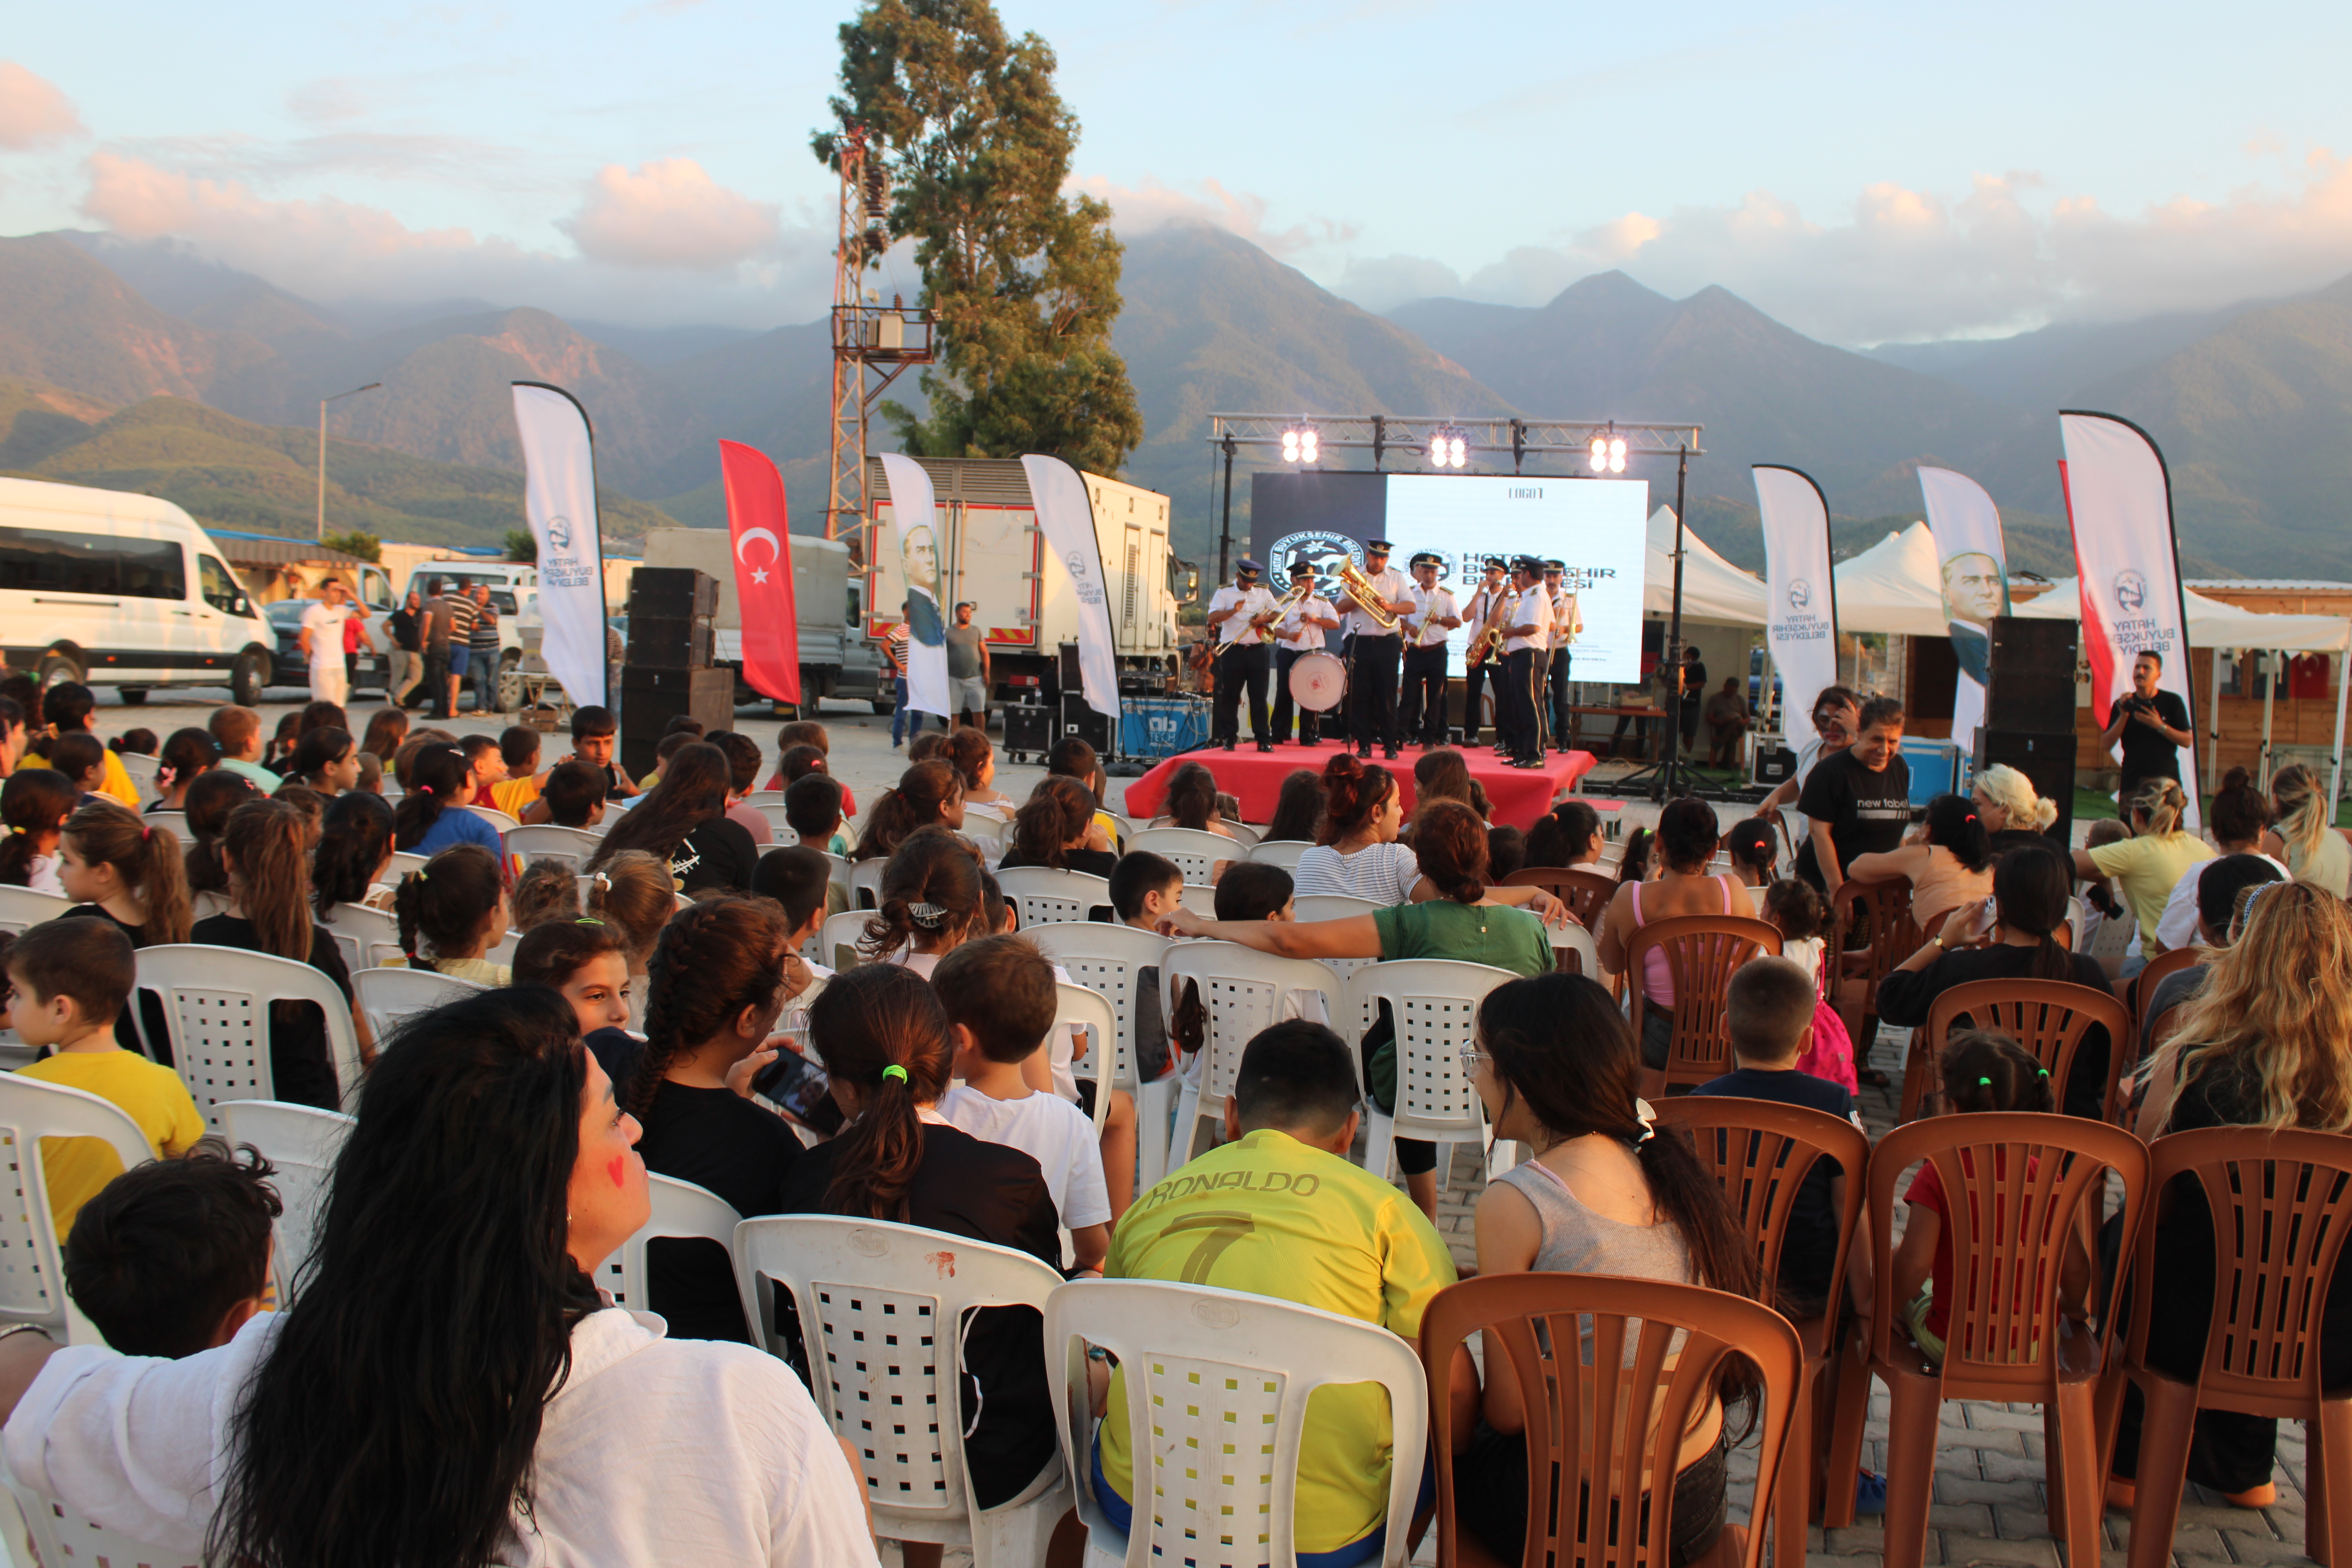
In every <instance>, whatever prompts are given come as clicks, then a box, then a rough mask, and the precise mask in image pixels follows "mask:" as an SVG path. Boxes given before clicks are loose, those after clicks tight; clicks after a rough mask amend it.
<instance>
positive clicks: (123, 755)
mask: <svg viewBox="0 0 2352 1568" xmlns="http://www.w3.org/2000/svg"><path fill="white" fill-rule="evenodd" d="M114 758H115V761H117V762H119V763H121V764H122V771H123V772H124V773H127V774H129V775H130V777H131V786H132V787H133V788H134V789H136V790H138V792H139V799H140V802H141V804H142V805H144V804H145V803H146V802H148V801H151V800H153V799H155V798H156V797H157V796H159V795H162V794H163V791H162V790H160V789H157V788H156V787H155V774H156V773H157V772H158V771H159V770H160V769H162V767H163V759H162V758H161V757H150V756H145V755H142V753H140V752H115V753H114Z"/></svg>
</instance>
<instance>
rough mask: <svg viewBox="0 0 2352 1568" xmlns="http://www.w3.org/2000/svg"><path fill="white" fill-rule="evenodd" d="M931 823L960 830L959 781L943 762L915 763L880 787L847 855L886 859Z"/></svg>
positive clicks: (961, 794)
mask: <svg viewBox="0 0 2352 1568" xmlns="http://www.w3.org/2000/svg"><path fill="white" fill-rule="evenodd" d="M930 826H945V827H951V828H954V829H955V830H956V831H957V832H959V833H961V831H963V781H962V780H961V779H960V778H958V777H957V776H956V771H955V769H953V768H951V767H950V766H949V765H948V764H947V763H942V762H927V763H913V764H911V765H910V766H909V767H908V769H907V771H906V772H905V773H901V774H899V775H898V786H897V787H896V788H893V789H887V790H884V791H883V792H882V798H881V799H879V800H877V801H876V802H875V803H874V808H873V809H872V810H871V811H869V812H868V813H867V814H866V830H865V832H863V833H862V834H860V835H859V836H858V839H857V847H856V848H855V849H853V850H851V851H850V852H849V858H851V859H852V860H887V859H888V858H890V857H891V856H893V855H895V854H897V853H898V846H899V845H901V844H904V843H905V842H906V841H907V840H908V838H910V837H913V836H914V835H916V834H918V833H919V832H921V831H922V830H923V829H924V828H926V827H930Z"/></svg>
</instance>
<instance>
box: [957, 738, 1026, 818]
mask: <svg viewBox="0 0 2352 1568" xmlns="http://www.w3.org/2000/svg"><path fill="white" fill-rule="evenodd" d="M941 744H942V746H943V748H944V749H943V751H942V753H941V754H942V755H944V756H945V757H946V759H947V763H948V765H949V766H950V767H951V768H953V769H955V771H956V782H957V783H958V784H961V785H962V786H963V804H964V809H965V810H967V811H970V810H971V809H973V808H974V807H978V808H980V809H982V810H984V811H985V812H987V814H988V815H989V816H992V817H995V818H996V819H997V820H998V821H1000V822H1010V821H1012V820H1013V809H1014V808H1015V807H1016V806H1017V805H1019V804H1020V803H1019V802H1017V801H1015V800H1014V799H1013V797H1012V796H1011V795H1006V794H1005V793H1004V792H1003V791H1002V790H1000V789H998V788H997V787H996V748H995V747H993V746H992V745H990V744H989V743H988V735H987V732H986V731H982V730H981V729H980V728H978V727H977V726H975V725H971V724H959V725H958V726H956V728H954V729H953V730H950V731H948V733H947V736H946V738H945V740H944V741H943V742H941Z"/></svg>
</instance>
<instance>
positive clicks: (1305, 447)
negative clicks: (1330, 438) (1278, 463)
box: [1282, 419, 1323, 463]
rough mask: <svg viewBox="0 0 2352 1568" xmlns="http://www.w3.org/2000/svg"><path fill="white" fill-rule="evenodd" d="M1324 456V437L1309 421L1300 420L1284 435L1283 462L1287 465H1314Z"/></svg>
mask: <svg viewBox="0 0 2352 1568" xmlns="http://www.w3.org/2000/svg"><path fill="white" fill-rule="evenodd" d="M1322 454H1323V437H1322V434H1321V433H1320V432H1319V431H1318V430H1317V429H1316V428H1315V426H1313V425H1312V424H1311V423H1309V422H1308V421H1307V420H1304V419H1302V420H1300V421H1299V422H1298V423H1297V424H1296V425H1293V426H1291V427H1290V428H1289V429H1287V430H1285V431H1284V432H1283V433H1282V460H1283V461H1284V462H1286V463H1312V462H1315V461H1317V460H1318V459H1319V458H1321V457H1322Z"/></svg>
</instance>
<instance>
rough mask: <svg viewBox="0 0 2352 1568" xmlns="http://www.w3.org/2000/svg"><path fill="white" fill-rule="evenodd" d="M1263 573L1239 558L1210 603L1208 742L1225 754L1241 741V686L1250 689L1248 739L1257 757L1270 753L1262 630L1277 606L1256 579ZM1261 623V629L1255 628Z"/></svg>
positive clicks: (1270, 739)
mask: <svg viewBox="0 0 2352 1568" xmlns="http://www.w3.org/2000/svg"><path fill="white" fill-rule="evenodd" d="M1264 574H1265V567H1263V566H1261V565H1259V564H1258V563H1256V562H1255V561H1253V560H1251V559H1250V558H1249V557H1248V556H1246V555H1244V556H1243V557H1242V561H1241V564H1240V565H1239V566H1238V567H1236V568H1235V569H1234V581H1233V586H1231V587H1229V588H1220V589H1218V590H1217V592H1216V595H1215V596H1214V597H1213V598H1212V599H1211V600H1210V601H1209V614H1208V617H1207V619H1208V625H1209V629H1210V630H1212V631H1213V632H1215V633H1216V634H1217V696H1216V702H1215V705H1214V706H1213V708H1212V709H1211V710H1210V712H1211V719H1212V722H1211V725H1210V731H1209V732H1210V735H1211V738H1213V740H1215V741H1216V742H1218V743H1219V744H1221V745H1223V747H1224V748H1225V750H1227V751H1228V752H1230V751H1232V750H1233V749H1234V742H1235V741H1236V740H1238V739H1239V738H1240V736H1241V715H1240V712H1239V710H1238V705H1239V703H1240V701H1241V696H1242V687H1243V685H1244V683H1246V684H1247V685H1248V687H1249V700H1250V734H1251V735H1252V736H1254V737H1255V739H1256V741H1257V749H1258V750H1259V751H1261V752H1270V751H1272V750H1274V741H1273V739H1272V738H1271V737H1270V736H1268V735H1267V733H1266V729H1265V673H1266V640H1265V637H1266V628H1267V626H1272V624H1273V618H1274V616H1276V615H1277V614H1279V613H1280V610H1281V606H1280V605H1277V604H1276V602H1275V597H1274V595H1272V594H1270V593H1268V592H1266V590H1265V587H1264V586H1262V585H1261V584H1259V582H1258V579H1259V578H1260V577H1261V576H1263V575H1264ZM1260 620H1264V621H1265V623H1266V626H1259V625H1258V624H1257V623H1258V622H1259V621H1260Z"/></svg>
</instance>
